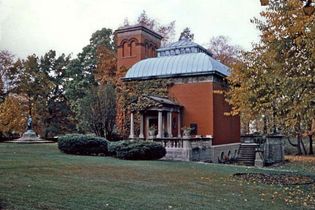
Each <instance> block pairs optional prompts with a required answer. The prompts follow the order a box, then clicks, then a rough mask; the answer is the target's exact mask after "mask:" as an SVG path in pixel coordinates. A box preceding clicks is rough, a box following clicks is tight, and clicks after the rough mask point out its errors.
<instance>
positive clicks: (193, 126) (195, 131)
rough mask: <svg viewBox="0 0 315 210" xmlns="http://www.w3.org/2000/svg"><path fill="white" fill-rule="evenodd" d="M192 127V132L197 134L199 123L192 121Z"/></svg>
mask: <svg viewBox="0 0 315 210" xmlns="http://www.w3.org/2000/svg"><path fill="white" fill-rule="evenodd" d="M190 128H191V132H190V134H191V135H197V128H198V126H197V123H191V124H190Z"/></svg>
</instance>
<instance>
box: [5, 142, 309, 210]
mask: <svg viewBox="0 0 315 210" xmlns="http://www.w3.org/2000/svg"><path fill="white" fill-rule="evenodd" d="M288 169H290V170H293V171H295V172H296V173H303V174H309V175H314V173H315V168H314V165H313V163H308V162H306V163H305V164H300V163H297V162H294V161H293V162H292V163H289V164H287V165H286V166H282V167H278V168H267V169H262V170H259V169H255V168H248V167H242V166H228V165H218V164H202V163H194V162H170V161H123V160H118V159H114V158H111V157H90V156H75V155H66V154H63V153H61V152H59V150H58V149H57V145H56V144H45V145H18V144H7V143H2V144H0V209H1V208H2V209H18V210H20V209H76V210H77V209H84V210H85V209H137V210H138V209H150V210H151V209H240V210H242V209H277V210H278V209H297V208H300V209H306V208H315V201H314V200H313V199H314V197H315V187H314V185H307V186H289V187H288V186H276V185H273V186H272V185H266V184H261V183H248V182H247V181H240V180H236V179H234V178H233V177H232V175H233V174H234V173H237V172H254V171H263V172H266V173H279V172H280V173H283V172H284V171H287V170H288ZM307 196H309V197H307Z"/></svg>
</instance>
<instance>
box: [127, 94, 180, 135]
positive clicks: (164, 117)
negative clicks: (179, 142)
mask: <svg viewBox="0 0 315 210" xmlns="http://www.w3.org/2000/svg"><path fill="white" fill-rule="evenodd" d="M145 97H146V98H147V99H149V100H151V101H153V102H154V106H151V107H149V108H146V109H144V110H140V111H139V113H140V123H139V124H140V126H139V132H138V133H137V134H136V133H135V112H131V114H130V135H129V138H130V139H164V138H167V139H170V138H171V139H173V138H174V139H176V138H181V137H182V136H181V125H182V113H181V111H182V106H180V105H179V104H177V103H175V102H173V101H171V100H169V99H168V98H163V97H157V96H145Z"/></svg>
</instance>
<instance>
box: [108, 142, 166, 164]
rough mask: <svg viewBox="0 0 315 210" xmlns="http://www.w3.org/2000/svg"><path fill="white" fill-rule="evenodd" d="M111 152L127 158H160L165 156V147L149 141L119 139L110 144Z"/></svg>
mask: <svg viewBox="0 0 315 210" xmlns="http://www.w3.org/2000/svg"><path fill="white" fill-rule="evenodd" d="M109 153H111V154H112V155H113V156H115V157H117V158H120V159H125V160H158V159H160V158H162V157H164V156H165V154H166V150H165V148H164V147H163V146H162V145H161V144H158V143H154V142H147V141H119V142H113V143H111V144H110V146H109Z"/></svg>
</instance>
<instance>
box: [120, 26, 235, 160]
mask: <svg viewBox="0 0 315 210" xmlns="http://www.w3.org/2000/svg"><path fill="white" fill-rule="evenodd" d="M115 35H116V44H117V49H118V50H117V53H118V54H117V59H118V64H117V68H121V67H122V66H124V67H126V68H127V69H129V70H128V72H127V74H126V75H125V77H124V78H123V80H124V81H125V82H129V81H144V80H147V81H154V80H156V79H168V80H171V81H172V83H173V85H172V86H171V87H169V89H168V97H161V96H157V95H147V96H145V97H147V98H148V99H150V100H153V101H155V102H156V103H159V104H160V106H158V107H150V108H148V109H146V110H141V112H140V113H141V117H140V132H139V133H135V131H134V127H133V124H134V117H133V113H131V126H130V138H143V139H148V138H149V137H150V134H149V128H150V127H151V126H152V125H156V127H157V134H156V138H157V139H181V138H182V136H183V131H182V129H181V128H183V127H190V128H191V132H192V137H191V138H192V139H193V138H202V137H208V138H211V140H212V142H211V146H212V147H217V148H224V149H222V151H226V153H228V151H229V153H230V152H235V148H238V145H239V144H238V143H239V142H240V119H239V116H227V115H225V114H224V113H226V112H229V111H230V109H231V107H230V106H229V104H228V103H227V102H226V101H225V100H224V96H223V95H222V94H220V93H221V92H222V90H224V89H226V88H227V83H226V81H225V79H224V78H225V77H226V76H228V75H229V68H228V67H227V66H225V65H223V64H222V63H220V62H219V61H217V60H215V59H214V58H212V55H211V53H210V52H209V51H208V50H206V49H205V48H203V47H202V46H200V45H198V44H196V43H194V42H191V41H189V40H180V41H178V42H175V43H171V44H169V45H167V46H165V47H160V45H161V39H162V37H161V36H160V35H159V34H157V33H155V32H154V31H152V30H149V29H148V28H146V27H144V26H141V25H136V26H128V27H123V28H120V29H118V30H116V31H115ZM231 150H233V151H231ZM218 152H219V153H220V154H221V155H222V152H221V150H220V151H219V150H218V151H217V152H216V153H218Z"/></svg>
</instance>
